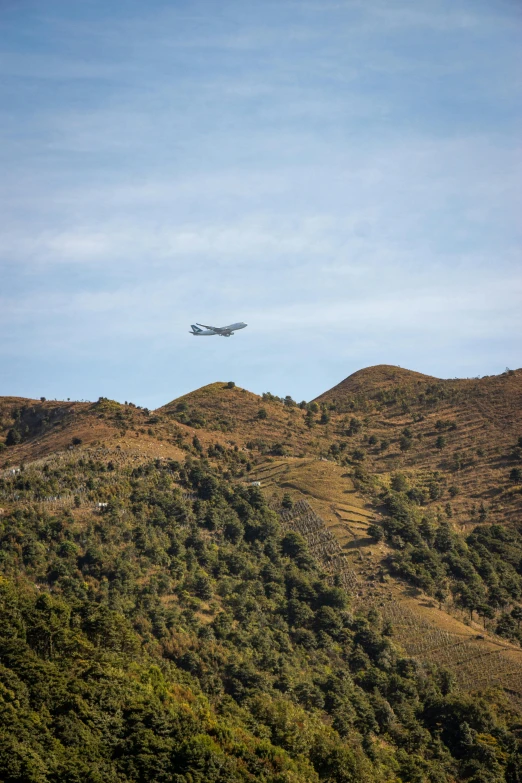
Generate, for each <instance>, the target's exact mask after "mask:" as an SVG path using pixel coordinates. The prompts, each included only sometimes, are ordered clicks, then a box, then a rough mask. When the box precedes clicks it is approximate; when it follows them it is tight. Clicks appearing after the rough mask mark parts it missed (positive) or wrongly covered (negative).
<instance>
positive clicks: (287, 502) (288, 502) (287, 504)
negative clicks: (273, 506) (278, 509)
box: [281, 492, 294, 508]
mask: <svg viewBox="0 0 522 783" xmlns="http://www.w3.org/2000/svg"><path fill="white" fill-rule="evenodd" d="M281 505H282V507H283V508H292V507H293V505H294V501H293V500H292V498H291V497H290V495H289V494H288V492H285V494H284V495H283V499H282V501H281Z"/></svg>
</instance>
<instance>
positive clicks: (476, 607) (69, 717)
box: [0, 366, 522, 783]
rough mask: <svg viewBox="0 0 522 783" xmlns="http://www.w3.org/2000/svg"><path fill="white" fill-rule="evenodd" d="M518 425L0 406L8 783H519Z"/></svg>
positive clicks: (245, 407)
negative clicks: (429, 782) (486, 782)
mask: <svg viewBox="0 0 522 783" xmlns="http://www.w3.org/2000/svg"><path fill="white" fill-rule="evenodd" d="M521 402H522V371H520V370H516V371H508V372H506V373H504V374H502V375H500V376H494V377H490V378H481V379H464V380H459V379H452V380H440V379H436V378H431V377H430V376H425V375H422V374H420V373H414V372H410V371H408V370H404V369H402V368H394V367H391V366H378V367H371V368H367V369H365V370H361V371H359V372H357V373H354V374H353V375H352V376H349V377H348V378H347V379H346V380H345V381H343V382H342V383H341V384H339V385H338V386H336V387H334V388H333V389H331V390H330V391H327V392H325V393H324V394H322V395H320V397H318V398H317V399H316V400H315V401H312V403H309V404H306V403H299V404H296V403H295V402H294V401H293V400H292V399H291V398H290V397H286V398H279V397H276V396H274V395H272V394H269V393H265V394H264V395H262V396H258V395H255V394H252V393H250V392H248V391H246V390H243V389H240V388H238V387H236V386H235V384H233V383H231V382H221V383H214V384H210V385H208V386H204V387H202V388H201V389H197V390H195V391H194V392H191V393H189V394H187V395H184V396H182V397H180V398H178V399H175V400H173V401H172V402H170V403H168V404H166V405H164V406H162V407H161V408H159V409H157V410H156V411H149V410H147V409H142V408H140V407H137V406H135V405H133V404H132V403H125V404H120V403H117V402H115V401H111V400H108V399H105V398H100V399H99V400H98V401H97V402H94V403H80V402H70V401H67V402H58V401H46V400H26V399H22V398H12V397H4V398H0V507H1V508H0V618H1V622H0V702H1V703H2V710H0V715H3V716H4V717H1V718H0V778H1V779H3V780H4V779H5V780H6V781H10V783H11V781H17V782H18V781H20V783H21V781H26V780H34V781H35V782H36V781H38V783H47V781H55V780H56V781H59V780H74V779H76V778H77V777H78V775H80V777H81V779H82V780H92V781H94V780H111V781H116V782H117V783H119V781H122V783H127V781H141V780H154V779H161V780H165V781H167V783H170V781H172V783H188V782H189V781H207V780H209V781H216V783H217V782H218V781H223V782H224V781H236V780H237V781H250V780H252V781H253V780H266V781H280V782H282V781H288V783H290V781H292V782H293V783H300V782H301V781H303V782H304V781H318V782H319V781H325V783H326V781H333V780H336V781H337V780H342V781H344V780H346V781H348V780H350V781H361V782H362V781H367V782H369V781H374V780H375V781H381V780H382V781H384V780H389V779H390V778H393V777H395V778H396V779H401V780H404V781H413V780H437V781H443V782H445V783H450V781H457V780H458V781H470V780H476V781H478V780H479V779H480V780H486V779H487V780H491V781H499V782H500V781H515V780H517V779H518V778H517V776H520V775H521V774H522V767H521V763H520V759H521V756H520V755H519V754H518V751H517V750H516V748H517V742H518V734H517V731H518V729H517V725H518V723H519V721H520V713H521V711H522V647H521V643H522V632H521V630H520V624H521V623H520V620H521V619H522V530H521V528H520V511H521V506H522V478H521V468H522V441H521V440H520V434H521V432H522V427H521V410H522V406H521V404H520V403H521ZM75 775H76V778H75V777H74V776H75ZM488 775H489V777H488ZM477 776H478V777H477ZM481 776H482V777H481ZM484 776H486V777H484Z"/></svg>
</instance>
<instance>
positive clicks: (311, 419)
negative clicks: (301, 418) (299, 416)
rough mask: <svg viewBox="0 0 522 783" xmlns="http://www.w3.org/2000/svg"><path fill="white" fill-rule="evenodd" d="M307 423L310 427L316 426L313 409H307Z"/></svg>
mask: <svg viewBox="0 0 522 783" xmlns="http://www.w3.org/2000/svg"><path fill="white" fill-rule="evenodd" d="M305 424H306V426H307V427H308V428H309V429H312V427H314V426H315V419H314V414H313V411H312V410H307V411H306V416H305Z"/></svg>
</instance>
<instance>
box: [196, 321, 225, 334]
mask: <svg viewBox="0 0 522 783" xmlns="http://www.w3.org/2000/svg"><path fill="white" fill-rule="evenodd" d="M196 326H202V327H203V329H212V331H213V332H217V333H219V332H223V331H226V329H227V327H226V326H225V327H221V326H207V325H206V324H198V323H197V324H196Z"/></svg>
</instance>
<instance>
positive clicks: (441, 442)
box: [435, 435, 446, 451]
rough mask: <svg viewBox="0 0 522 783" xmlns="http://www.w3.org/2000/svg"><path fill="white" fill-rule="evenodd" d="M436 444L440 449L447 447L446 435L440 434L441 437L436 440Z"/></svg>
mask: <svg viewBox="0 0 522 783" xmlns="http://www.w3.org/2000/svg"><path fill="white" fill-rule="evenodd" d="M435 446H436V447H437V448H438V449H439V451H442V449H443V448H445V446H446V438H445V437H444V435H439V437H438V438H437V440H436V441H435Z"/></svg>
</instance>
